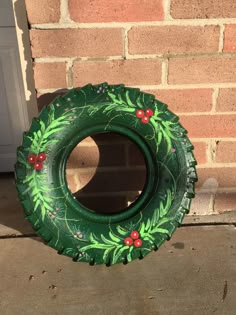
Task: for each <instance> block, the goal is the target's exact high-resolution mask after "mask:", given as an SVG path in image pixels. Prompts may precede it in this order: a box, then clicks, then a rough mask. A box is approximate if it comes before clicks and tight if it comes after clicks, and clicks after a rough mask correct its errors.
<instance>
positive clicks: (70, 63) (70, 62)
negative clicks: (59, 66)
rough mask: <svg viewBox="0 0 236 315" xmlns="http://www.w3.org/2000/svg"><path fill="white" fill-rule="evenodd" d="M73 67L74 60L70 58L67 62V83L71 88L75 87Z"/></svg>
mask: <svg viewBox="0 0 236 315" xmlns="http://www.w3.org/2000/svg"><path fill="white" fill-rule="evenodd" d="M72 67H73V60H68V61H67V62H66V83H67V87H68V88H69V89H70V88H72V87H73V72H72Z"/></svg>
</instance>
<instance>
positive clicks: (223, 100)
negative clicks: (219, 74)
mask: <svg viewBox="0 0 236 315" xmlns="http://www.w3.org/2000/svg"><path fill="white" fill-rule="evenodd" d="M216 110H217V111H218V112H231V111H232V112H235V111H236V89H220V90H219V95H218V98H217V105H216Z"/></svg>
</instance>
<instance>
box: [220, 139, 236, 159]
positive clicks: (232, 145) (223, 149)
mask: <svg viewBox="0 0 236 315" xmlns="http://www.w3.org/2000/svg"><path fill="white" fill-rule="evenodd" d="M216 162H220V163H236V141H219V142H218V144H217V146H216Z"/></svg>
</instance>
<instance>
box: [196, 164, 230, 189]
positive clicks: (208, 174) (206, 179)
mask: <svg viewBox="0 0 236 315" xmlns="http://www.w3.org/2000/svg"><path fill="white" fill-rule="evenodd" d="M197 173H198V182H197V187H198V188H205V189H208V190H209V191H210V190H214V191H216V190H217V187H220V188H222V187H225V188H232V187H235V184H236V182H235V180H236V167H220V168H219V167H217V168H215V167H213V168H198V170H197Z"/></svg>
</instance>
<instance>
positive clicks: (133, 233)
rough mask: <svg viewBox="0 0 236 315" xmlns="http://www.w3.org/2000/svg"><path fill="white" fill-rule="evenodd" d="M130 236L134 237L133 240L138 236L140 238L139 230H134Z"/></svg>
mask: <svg viewBox="0 0 236 315" xmlns="http://www.w3.org/2000/svg"><path fill="white" fill-rule="evenodd" d="M130 236H131V237H132V239H133V240H136V239H137V238H139V232H137V231H132V232H131V233H130Z"/></svg>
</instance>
